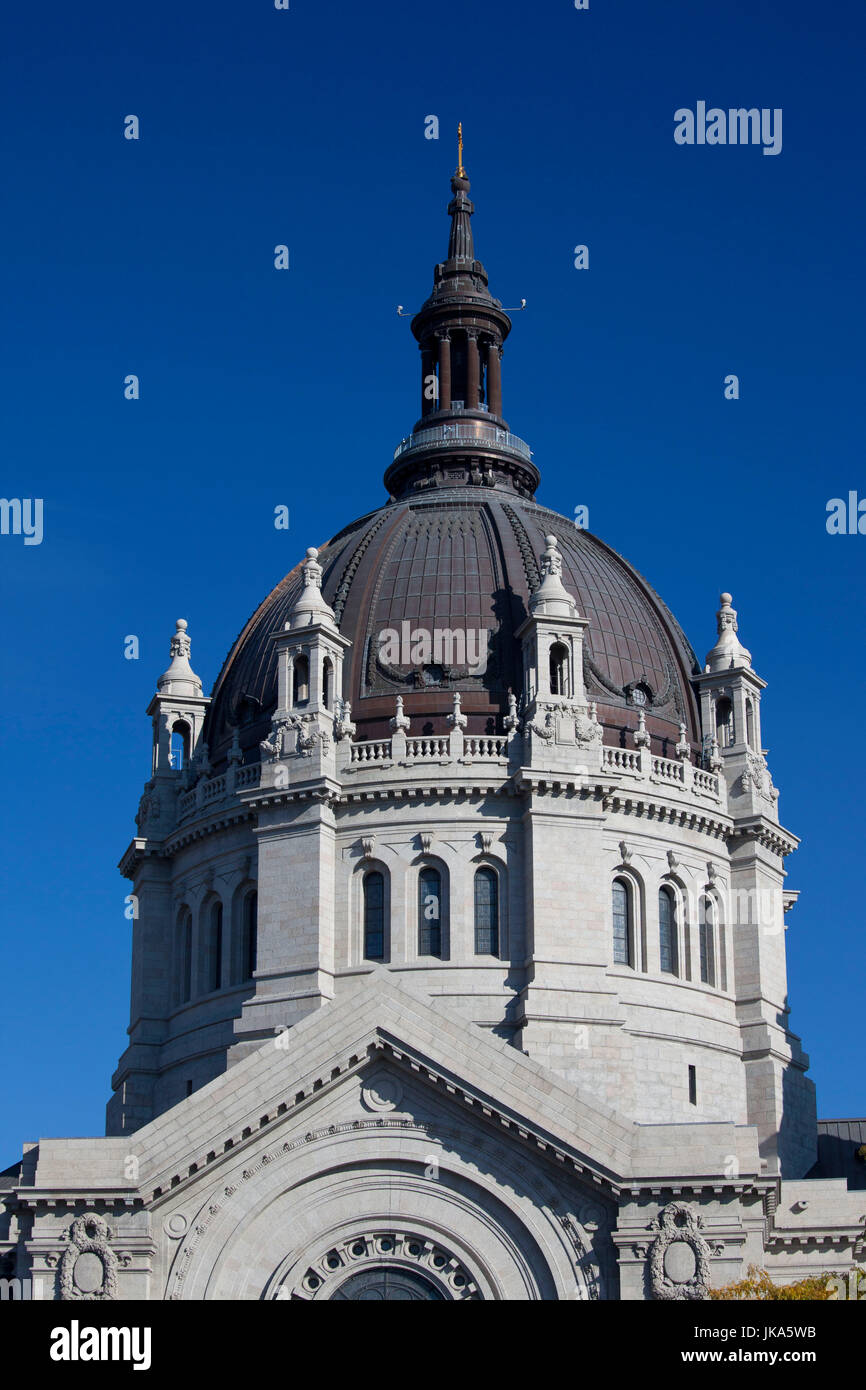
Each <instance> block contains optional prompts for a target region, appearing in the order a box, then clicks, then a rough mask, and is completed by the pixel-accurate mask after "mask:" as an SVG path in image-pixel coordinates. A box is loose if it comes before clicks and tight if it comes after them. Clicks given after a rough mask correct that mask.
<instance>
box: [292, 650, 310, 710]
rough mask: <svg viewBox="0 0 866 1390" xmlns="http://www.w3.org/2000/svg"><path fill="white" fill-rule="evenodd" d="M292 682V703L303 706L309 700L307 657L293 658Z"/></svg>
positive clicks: (308, 666) (308, 665)
mask: <svg viewBox="0 0 866 1390" xmlns="http://www.w3.org/2000/svg"><path fill="white" fill-rule="evenodd" d="M292 681H293V690H292V703H293V704H296V705H305V704H306V703H307V701H308V700H309V698H310V663H309V660H308V659H307V657H305V656H296V657H295V667H294V672H293V676H292Z"/></svg>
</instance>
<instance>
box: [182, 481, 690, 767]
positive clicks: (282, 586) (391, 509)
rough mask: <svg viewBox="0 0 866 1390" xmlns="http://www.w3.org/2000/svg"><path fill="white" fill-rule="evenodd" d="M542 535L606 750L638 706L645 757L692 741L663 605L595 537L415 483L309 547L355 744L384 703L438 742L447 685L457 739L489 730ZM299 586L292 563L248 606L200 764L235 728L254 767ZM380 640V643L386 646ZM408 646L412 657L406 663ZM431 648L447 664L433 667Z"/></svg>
mask: <svg viewBox="0 0 866 1390" xmlns="http://www.w3.org/2000/svg"><path fill="white" fill-rule="evenodd" d="M550 534H552V535H554V536H555V537H556V540H557V542H558V546H559V550H560V553H561V555H562V561H563V568H562V577H563V580H564V583H565V586H566V588H567V589H568V590H569V592H570V593H571V594H572V595H573V596H574V598H575V599H576V601H577V606H578V610H579V612H580V614H581V616H582V617H584V618H588V619H589V627H588V628H587V630H586V637H585V654H584V676H585V684H586V692H587V696H588V698H589V699H590V700H592V701H596V702H597V704H598V717H599V719H600V720H601V722H602V724H603V725H604V729H605V742H607V743H614V744H616V743H619V742H620V741H621V737H622V732H623V730H627V729H633V728H635V726H636V724H637V719H638V714H639V712H640V710H643V712H644V713H645V714H646V717H647V729H648V731H649V732H650V734H651V735H652V736H653V740H654V744H655V745H656V746H657V748H658V751H660V752H662V753H664V752H665V751H666V749H665V746H664V745H665V743H667V744H668V745H669V747H670V748H671V749H672V748H673V746H674V744H675V743H676V742H677V739H678V737H679V725H680V724H681V723H684V724H685V725H686V730H687V735H688V737H689V738H690V739H691V740H692V741H693V742H694V743H699V741H700V723H699V716H698V711H697V707H696V703H695V698H694V694H693V692H692V688H691V685H690V677H691V675H692V674H693V673H694V672H695V670H696V662H695V655H694V653H693V651H692V649H691V647H690V646H689V644H688V642H687V641H686V638H685V637H684V635H683V633H682V631H681V629H680V627H679V625H678V623H677V622H676V619H675V618H674V617H673V615H672V614H671V613H670V611H669V610H668V608H667V607H666V606H665V604H664V603H663V602H662V600H661V599H660V598H659V597H658V595H657V594H656V593H655V592H654V591H653V590H652V588H651V587H650V585H649V584H648V583H647V582H646V580H645V579H643V578H642V577H641V575H640V574H638V573H637V571H636V570H635V569H634V568H633V567H632V566H631V565H630V564H629V563H628V562H627V561H626V560H624V559H623V558H622V556H620V555H618V554H617V552H616V551H614V550H612V549H611V548H610V547H609V546H607V545H605V544H604V542H603V541H601V540H599V539H598V538H597V537H595V536H593V535H591V534H590V533H589V532H587V531H582V530H578V529H577V527H575V525H574V524H573V523H572V522H570V521H569V520H568V518H567V517H564V516H560V515H559V514H558V513H556V512H553V511H549V510H548V509H547V508H545V507H541V506H538V505H537V504H536V503H534V502H533V501H530V500H528V499H526V498H524V497H520V496H518V495H516V494H515V493H514V492H511V491H509V490H508V489H507V488H505V487H504V486H499V485H494V486H492V487H473V486H469V487H465V486H464V487H460V486H454V487H433V488H424V489H419V490H418V493H414V494H412V495H410V496H408V497H405V498H403V499H401V500H399V501H395V502H392V503H390V504H389V505H387V506H385V507H382V508H380V509H379V510H378V511H375V512H371V513H370V514H369V515H367V516H365V517H362V518H360V520H358V521H355V522H353V523H352V524H351V525H350V526H347V527H346V528H345V529H344V530H343V531H341V532H339V534H338V535H336V536H335V537H334V538H333V539H332V540H330V541H329V542H328V543H327V545H325V546H323V547H322V548H321V549H320V551H319V563H320V564H321V565H322V567H323V571H324V573H323V580H322V591H323V595H324V598H325V600H326V602H327V603H328V604H329V605H330V606H331V608H332V609H333V611H334V614H335V616H336V620H337V622H338V624H339V626H340V631H341V632H342V634H343V636H344V637H347V638H349V639H350V640H351V642H352V648H351V651H350V652H349V653H348V654H347V658H346V671H345V678H344V685H343V695H344V698H345V699H347V700H349V701H351V706H352V718H353V720H354V721H355V722H356V723H357V725H358V737H359V738H362V739H363V738H377V737H380V736H384V735H385V734H386V733H387V729H388V721H389V719H390V717H391V716H392V715H393V713H394V708H395V697H396V696H397V695H401V696H403V699H404V705H405V712H406V714H407V715H408V716H409V718H410V719H412V720H413V729H414V730H415V731H416V732H417V733H419V734H420V733H429V734H440V733H446V732H447V725H446V722H445V721H446V716H447V715H448V714H449V712H450V710H451V705H452V692H453V691H454V690H459V691H460V694H461V702H462V708H463V712H464V713H465V714H466V715H467V716H468V718H469V725H468V728H469V732H470V733H479V734H480V733H499V732H501V730H502V716H503V715H505V714H506V713H507V709H508V692H509V690H514V691H515V692H518V691H519V689H520V684H521V656H520V643H519V641H518V639H517V638H516V636H515V633H516V631H517V629H518V628H519V627H520V625H521V623H522V622H523V620H524V619H525V617H526V616H527V612H528V604H529V596H530V593H531V592H532V590H533V589H534V588H535V587H536V586H537V585H538V583H539V579H540V574H539V563H538V557H539V555H540V554H541V552H542V550H543V549H544V543H545V537H546V536H547V535H550ZM302 586H303V580H302V575H301V567H300V565H299V566H298V567H297V568H296V569H294V570H292V571H291V573H289V574H288V575H286V577H285V578H284V579H283V580H282V581H281V582H280V583H279V584H278V585H277V587H276V588H275V589H274V590H273V591H272V592H271V593H270V594H269V595H268V597H267V598H266V599H265V600H264V602H263V603H262V604H261V605H260V607H259V608H258V609H257V610H256V612H255V613H254V614H253V616H252V617H251V618H250V620H249V622H248V623H247V624H246V626H245V628H244V629H243V631H242V633H241V634H240V636H239V637H238V639H237V641H236V642H235V644H234V646H233V647H232V650H231V652H230V653H229V655H228V657H227V659H226V661H225V664H224V666H223V669H222V671H221V673H220V676H219V679H218V681H217V683H216V687H215V690H214V695H213V702H212V706H211V710H210V713H209V716H208V727H207V730H206V739H207V742H208V746H209V749H210V754H211V758H212V760H213V761H214V762H215V763H216V762H219V761H221V760H222V759H223V758H224V757H225V756H226V754H227V752H228V749H229V746H230V744H231V741H232V738H233V735H234V731H235V729H237V730H238V733H239V737H240V742H241V747H242V748H243V749H244V753H245V756H246V757H247V758H248V759H249V760H252V761H255V760H257V759H258V745H259V741H260V740H261V739H263V738H265V736H266V735H267V733H268V731H269V728H270V718H271V715H272V714H273V712H274V710H275V708H276V705H277V658H276V651H275V648H274V644H273V642H272V641H271V638H272V635H273V634H274V633H275V632H278V631H280V630H282V629H283V627H284V625H285V623H286V621H287V619H288V616H289V614H290V612H291V610H292V608H293V606H294V604H295V602H296V600H297V599H298V596H299V594H300V593H301V589H302ZM418 632H425V633H426V632H430V633H431V634H435V633H436V632H446V633H448V632H450V633H452V634H454V633H458V634H462V633H466V634H475V635H474V636H468V639H467V640H465V641H461V640H458V639H455V640H452V641H451V643H450V650H449V640H448V639H447V638H446V639H445V641H444V642H443V643H441V644H440V653H437V651H436V649H435V648H433V649H432V650H431V651H430V652H429V653H425V652H424V651H423V650H422V649H421V648H420V647H419V646H418V639H417V638H416V637H415V634H417V633H418ZM479 633H481V634H484V636H483V637H482V638H481V639H479V637H478V635H477V634H479ZM383 634H390V647H389V646H388V638H387V637H386V638H385V642H384V644H383ZM487 634H489V638H488V637H487ZM482 648H486V649H487V657H486V662H485V661H484V658H483V656H482V658H481V660H475V661H474V662H473V661H472V660H471V659H472V658H473V657H476V656H477V654H478V652H479V650H481V649H482ZM413 652H414V655H415V657H416V658H417V657H418V656H419V655H420V657H421V658H422V659H421V660H418V659H414V660H413ZM437 654H440V655H441V656H443V657H444V658H446V659H444V660H439V661H436V660H435V657H436V656H437ZM425 655H427V656H429V657H430V659H428V660H426V661H425V660H423V657H424V656H425ZM389 656H390V657H391V658H392V659H391V660H388V659H387V658H388V657H389ZM395 657H396V660H394V659H393V658H395ZM449 657H450V660H449V659H448V658H449ZM482 664H483V665H484V669H483V671H482V670H481V669H479V668H480V667H481V666H482ZM473 668H474V669H473Z"/></svg>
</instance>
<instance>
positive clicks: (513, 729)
mask: <svg viewBox="0 0 866 1390" xmlns="http://www.w3.org/2000/svg"><path fill="white" fill-rule="evenodd" d="M502 723H503V725H504V727H505V730H506V732H507V733H509V734H511V733H517V732H518V731H519V729H520V720H519V719H518V717H517V696H516V695H515V694H514V692H513V691H512V690H509V692H508V713H507V714H506V716H505V718H504V719H503V721H502Z"/></svg>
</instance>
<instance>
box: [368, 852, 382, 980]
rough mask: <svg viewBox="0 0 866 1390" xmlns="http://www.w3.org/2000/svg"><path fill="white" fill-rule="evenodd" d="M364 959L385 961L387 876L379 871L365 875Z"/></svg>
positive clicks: (374, 870)
mask: <svg viewBox="0 0 866 1390" xmlns="http://www.w3.org/2000/svg"><path fill="white" fill-rule="evenodd" d="M364 959H365V960H384V959H385V876H384V874H381V873H380V872H379V870H378V869H372V870H371V871H370V873H368V874H365V875H364Z"/></svg>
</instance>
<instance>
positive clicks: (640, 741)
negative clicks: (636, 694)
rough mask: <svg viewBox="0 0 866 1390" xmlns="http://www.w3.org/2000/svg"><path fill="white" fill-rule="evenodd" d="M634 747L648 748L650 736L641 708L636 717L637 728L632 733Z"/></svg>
mask: <svg viewBox="0 0 866 1390" xmlns="http://www.w3.org/2000/svg"><path fill="white" fill-rule="evenodd" d="M632 737H633V738H634V746H635V748H649V744H650V736H649V733H648V732H647V726H646V715H645V714H644V711H643V710H641V711H640V713H639V714H638V717H637V728H636V729H635V731H634V734H633V735H632Z"/></svg>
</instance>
